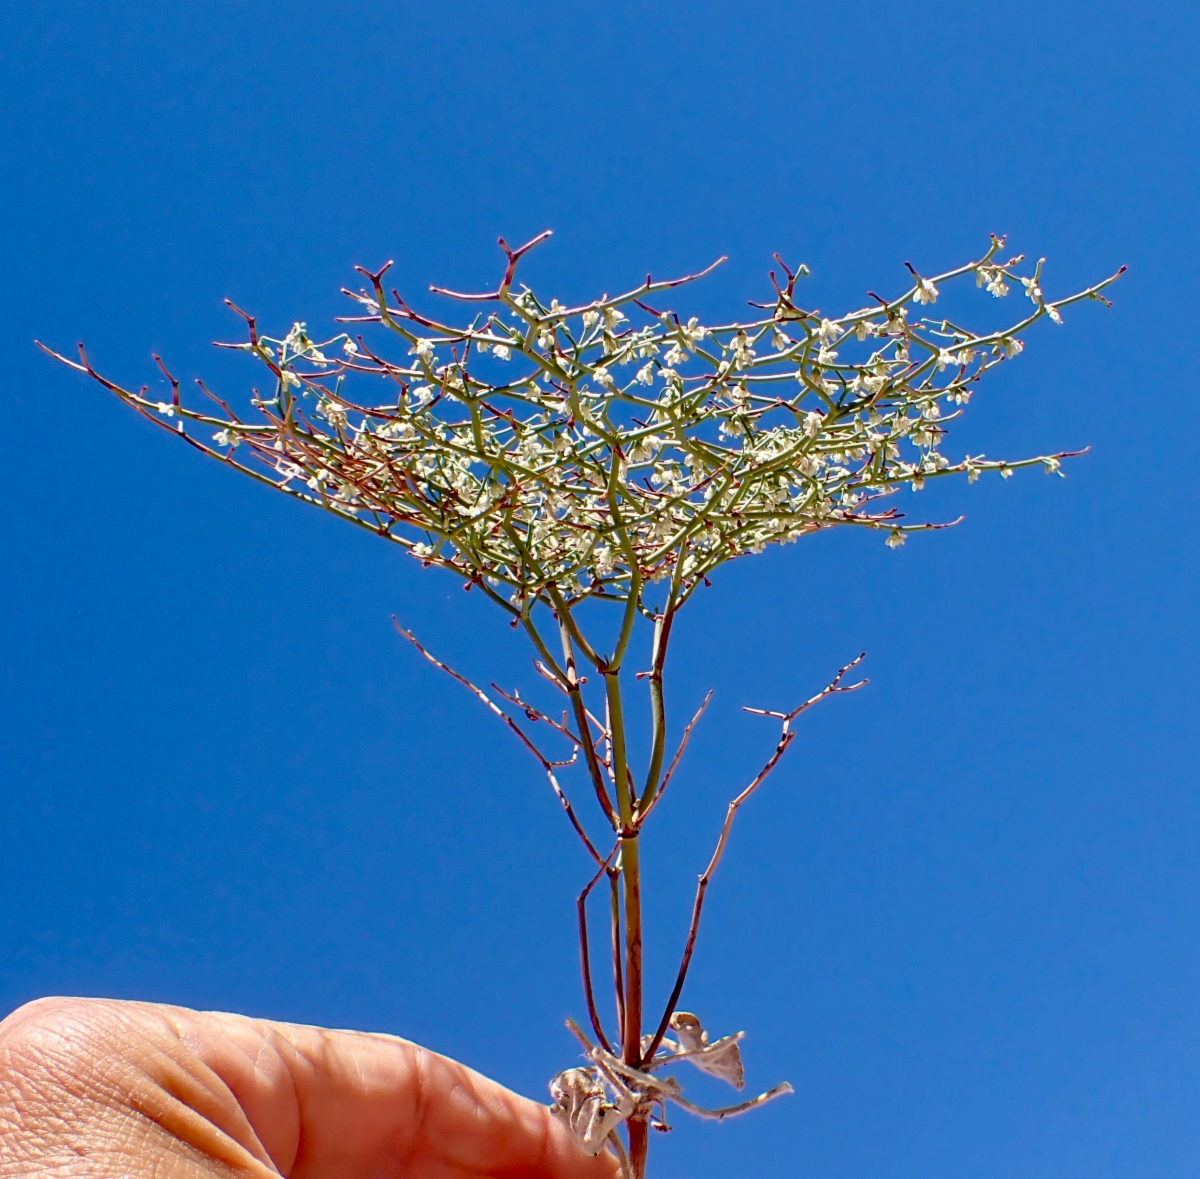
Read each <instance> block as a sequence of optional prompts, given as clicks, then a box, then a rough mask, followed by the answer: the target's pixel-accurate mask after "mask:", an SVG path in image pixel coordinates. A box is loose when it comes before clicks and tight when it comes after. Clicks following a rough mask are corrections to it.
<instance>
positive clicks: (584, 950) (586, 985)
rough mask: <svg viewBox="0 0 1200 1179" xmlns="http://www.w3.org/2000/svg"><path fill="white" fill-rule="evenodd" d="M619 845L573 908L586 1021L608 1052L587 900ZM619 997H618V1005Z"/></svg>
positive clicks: (615, 846) (609, 854) (617, 845)
mask: <svg viewBox="0 0 1200 1179" xmlns="http://www.w3.org/2000/svg"><path fill="white" fill-rule="evenodd" d="M620 847H621V843H620V840H618V841H617V842H616V843H614V844H613V849H612V851H610V852H609V853H608V858H607V859H605V861H604V863H602V864H601V865H600V867H599V868H598V869H597V871H596V874H595V876H593V877H592V878H591V880H589V881H588V882H587V885H586V886H585V887H584V890H583V892H581V893H580V894H579V897H578V898H577V899H576V901H575V907H576V910H577V912H578V915H579V959H580V966H581V968H582V971H583V996H584V1000H585V1001H586V1003H587V1009H588V1019H590V1020H591V1023H592V1029H593V1030H594V1031H595V1033H596V1036H597V1038H598V1039H599V1040H600V1043H601V1044H603V1045H604V1047H605V1048H607V1049H608V1050H609V1051H610V1052H611V1051H612V1045H611V1044H610V1043H609V1042H608V1038H607V1037H606V1036H605V1034H604V1027H603V1026H602V1024H601V1022H600V1013H599V1011H598V1010H597V1009H596V996H595V992H594V991H593V989H592V959H591V952H590V951H589V949H588V928H587V899H588V894H589V893H590V892H591V891H592V889H593V888H595V887H596V884H597V883H598V882H599V880H600V877H601V876H603V875H604V874H605V873H606V872H609V871H610V868H609V865H610V864H611V863H612V860H613V857H614V856H615V855H616V854H617V852H618V851H619V850H620ZM619 1001H620V996H619V995H618V1004H619ZM619 1041H620V1029H619V1028H618V1042H619Z"/></svg>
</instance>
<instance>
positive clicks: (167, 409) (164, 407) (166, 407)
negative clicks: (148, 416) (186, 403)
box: [158, 401, 175, 418]
mask: <svg viewBox="0 0 1200 1179" xmlns="http://www.w3.org/2000/svg"><path fill="white" fill-rule="evenodd" d="M158 412H159V413H160V414H162V415H163V416H164V417H168V418H173V417H174V416H175V407H174V406H173V405H171V404H169V403H168V402H166V401H160V402H159V403H158Z"/></svg>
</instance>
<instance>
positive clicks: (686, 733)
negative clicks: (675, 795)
mask: <svg viewBox="0 0 1200 1179" xmlns="http://www.w3.org/2000/svg"><path fill="white" fill-rule="evenodd" d="M712 697H713V694H712V689H711V688H710V689H709V691H708V695H707V696H705V697H704V701H703V703H702V704H701V705H700V707H699V708H698V709H696V715H695V716H693V717H692V719H691V720H690V721H688V723H687V725H686V727H685V728H684V730H683V736H682V737H681V738H680V739H679V748H678V749H677V750H676V751H675V756H674V757H673V758H671V764H670V765H669V766H668V767H667V772H666V773H665V774H663V779H662V782H660V783H659V787H658V790H657V791H656V792H655V794H654V797H653V798H652V799H651V800H650V805H649V806H648V807H646V809H645V810H644V811H642V812H641V813H640V814H639V815H638V823H637V825H638V826H639V827H640V826H641V825H642V824H643V823H644V822H645V821H646V819H647V818H648V817H649V815H650V812H651V811H652V810H654V808H655V807H656V806H657V805H658V800H659V799H660V798H662V796H663V795H664V794H665V793H666V789H667V786H668V785H669V784H670V781H671V776H672V775H673V774H674V773H675V769H676V767H677V766H678V765H679V762H680V760H681V759H682V757H683V754H684V751H685V750H686V749H687V746H688V740H689V739H690V737H691V735H692V730H693V729H694V728H695V727H696V724H697V722H698V721H699V720H700V718H701V717H702V716H703V715H704V710H705V709H706V708H707V707H708V702H709V701H710V700H711V699H712Z"/></svg>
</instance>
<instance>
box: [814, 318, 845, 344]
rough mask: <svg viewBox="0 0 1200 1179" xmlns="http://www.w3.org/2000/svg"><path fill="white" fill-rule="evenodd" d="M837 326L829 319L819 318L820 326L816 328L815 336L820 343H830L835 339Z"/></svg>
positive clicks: (837, 331) (837, 330) (837, 332)
mask: <svg viewBox="0 0 1200 1179" xmlns="http://www.w3.org/2000/svg"><path fill="white" fill-rule="evenodd" d="M839 330H840V329H839V328H838V325H837V324H836V323H834V322H833V320H831V319H823V320H821V326H820V327H819V328H817V337H818V338H819V339H820V341H821V343H822V344H832V343H833V341H834V340H836V339H837V337H838V334H839Z"/></svg>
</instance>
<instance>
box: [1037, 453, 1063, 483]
mask: <svg viewBox="0 0 1200 1179" xmlns="http://www.w3.org/2000/svg"><path fill="white" fill-rule="evenodd" d="M1042 463H1043V464H1044V466H1045V468H1046V474H1047V475H1057V476H1058V477H1059V478H1060V479H1062V478H1065V476H1064V475H1063V473H1062V463H1061V462H1059V460H1058V459H1056V458H1054V457H1050V458H1044V459H1042Z"/></svg>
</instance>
